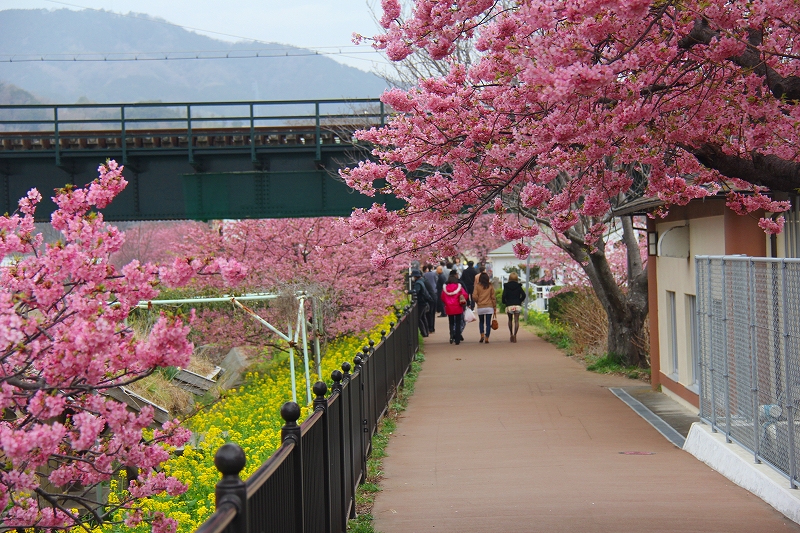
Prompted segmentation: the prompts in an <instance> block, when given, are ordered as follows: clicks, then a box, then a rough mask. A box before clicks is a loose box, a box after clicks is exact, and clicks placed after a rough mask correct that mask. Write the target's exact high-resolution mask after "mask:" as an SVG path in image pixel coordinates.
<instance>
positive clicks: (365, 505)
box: [347, 338, 425, 533]
mask: <svg viewBox="0 0 800 533" xmlns="http://www.w3.org/2000/svg"><path fill="white" fill-rule="evenodd" d="M420 350H422V338H420ZM423 361H425V356H424V355H422V353H418V354H417V356H416V357H415V358H414V361H412V362H411V369H410V370H409V371H408V374H406V377H405V378H404V379H403V386H402V387H401V388H400V389H399V390H398V391H397V394H396V395H395V397H394V399H393V400H392V403H391V404H389V412H388V414H387V415H386V416H384V417H383V419H381V421H380V423H379V424H378V430H377V431H376V432H375V435H373V437H372V452H371V453H370V456H369V458H367V476H366V480H365V481H364V482H363V483H362V484H361V485H359V487H358V490H356V509H357V511H358V515H357V516H356V518H354V519H352V520H350V521H349V522H348V523H347V531H348V532H349V533H376V532H375V528H374V527H373V524H372V523H373V519H374V517H373V516H372V506H373V505H374V503H375V495H376V494H378V493H379V492H380V491H381V487H380V481H381V479H382V478H383V458H384V457H386V446H387V445H388V444H389V437H391V435H392V434H393V433H394V432H395V430H396V429H397V421H396V420H397V416H398V414H400V413H402V412H403V411H405V410H406V407H407V406H408V399H409V398H410V397H411V395H412V394H414V386H415V385H416V383H417V378H418V377H419V371H420V370H421V369H422V365H421V363H422V362H423Z"/></svg>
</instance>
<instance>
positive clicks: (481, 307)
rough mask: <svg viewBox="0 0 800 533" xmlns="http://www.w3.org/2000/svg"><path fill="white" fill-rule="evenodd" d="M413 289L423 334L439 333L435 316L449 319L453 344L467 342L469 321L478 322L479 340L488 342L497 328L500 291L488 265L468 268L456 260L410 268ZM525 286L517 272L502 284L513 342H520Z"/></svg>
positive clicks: (471, 262) (467, 264) (469, 266)
mask: <svg viewBox="0 0 800 533" xmlns="http://www.w3.org/2000/svg"><path fill="white" fill-rule="evenodd" d="M411 279H412V285H411V290H412V292H413V293H414V294H415V295H416V298H417V301H418V302H419V305H420V318H419V330H420V334H421V335H422V336H423V337H427V336H428V335H430V334H431V333H435V332H436V318H437V317H438V318H445V317H446V318H447V322H448V331H449V334H450V344H460V343H462V342H463V341H464V335H463V332H464V328H465V326H466V324H467V322H472V321H475V320H477V321H478V330H479V331H480V335H481V337H480V340H479V342H481V343H484V344H488V343H489V337H490V336H491V333H492V330H496V329H498V327H499V325H498V322H497V294H496V289H495V285H494V284H493V283H492V279H491V278H490V276H489V273H487V272H486V266H485V265H482V264H481V265H479V266H478V267H477V268H476V267H475V263H474V262H473V261H467V263H466V267H464V265H463V264H462V263H461V262H460V260H457V261H455V262H453V263H448V262H444V261H443V262H442V263H441V264H439V265H437V266H434V265H432V264H426V265H423V266H422V269H421V270H419V269H414V270H412V271H411ZM525 297H526V294H525V289H524V288H523V287H522V284H520V282H519V277H518V276H517V274H516V273H511V275H510V276H509V280H508V282H506V283H505V284H504V285H503V294H502V300H501V301H502V303H503V304H504V305H505V306H506V314H507V315H508V331H509V335H510V342H517V332H518V331H519V315H520V313H521V312H522V302H524V301H525Z"/></svg>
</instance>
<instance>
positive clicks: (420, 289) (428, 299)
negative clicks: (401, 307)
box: [411, 278, 436, 305]
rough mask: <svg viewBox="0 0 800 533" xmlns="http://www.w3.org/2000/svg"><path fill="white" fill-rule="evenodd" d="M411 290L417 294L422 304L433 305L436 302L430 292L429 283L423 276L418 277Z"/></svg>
mask: <svg viewBox="0 0 800 533" xmlns="http://www.w3.org/2000/svg"><path fill="white" fill-rule="evenodd" d="M411 290H412V291H413V292H414V294H416V295H417V300H419V303H420V304H430V305H433V304H434V303H435V302H436V300H435V299H434V298H433V296H431V295H430V293H429V292H428V287H427V284H426V283H425V280H424V279H422V278H417V279H416V281H414V284H413V285H412V286H411Z"/></svg>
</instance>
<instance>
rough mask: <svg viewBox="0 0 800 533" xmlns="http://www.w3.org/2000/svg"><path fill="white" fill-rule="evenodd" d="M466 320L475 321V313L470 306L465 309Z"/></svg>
mask: <svg viewBox="0 0 800 533" xmlns="http://www.w3.org/2000/svg"><path fill="white" fill-rule="evenodd" d="M464 322H475V313H473V312H472V309H470V308H469V307H467V308H466V309H464Z"/></svg>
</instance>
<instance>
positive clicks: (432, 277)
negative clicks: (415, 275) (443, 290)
mask: <svg viewBox="0 0 800 533" xmlns="http://www.w3.org/2000/svg"><path fill="white" fill-rule="evenodd" d="M422 277H423V278H425V284H426V285H427V286H428V292H430V293H431V295H435V294H436V293H437V292H438V291H437V290H436V278H437V277H438V276H437V275H436V272H432V271H430V270H429V271H427V272H425V273H423V274H422Z"/></svg>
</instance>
